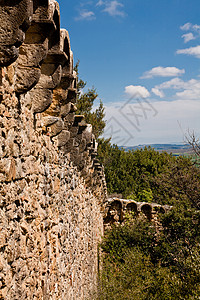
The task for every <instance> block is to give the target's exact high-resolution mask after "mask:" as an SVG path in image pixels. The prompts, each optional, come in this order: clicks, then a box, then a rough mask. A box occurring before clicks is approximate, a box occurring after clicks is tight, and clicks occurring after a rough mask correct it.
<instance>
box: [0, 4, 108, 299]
mask: <svg viewBox="0 0 200 300" xmlns="http://www.w3.org/2000/svg"><path fill="white" fill-rule="evenodd" d="M76 80H77V78H76V74H75V72H74V71H73V53H72V51H71V47H70V40H69V35H68V32H67V31H66V30H64V29H60V12H59V5H58V3H57V2H56V1H54V0H0V215H1V217H0V299H8V300H15V299H16V300H17V299H20V300H23V299H27V300H28V299H30V300H33V299H34V300H36V299H60V300H61V299H62V300H64V299H66V300H68V299H69V300H71V299H90V292H92V291H93V290H94V286H95V283H96V278H97V273H98V259H97V257H98V255H97V254H98V253H97V251H98V247H97V246H98V243H99V241H100V239H101V236H102V234H103V211H104V205H105V202H106V198H107V194H106V184H105V178H104V171H103V167H102V166H101V165H100V163H99V162H98V160H97V159H96V155H97V143H96V141H95V138H94V135H93V134H92V128H91V125H88V124H86V123H85V121H84V116H80V115H78V116H76V115H75V111H76Z"/></svg>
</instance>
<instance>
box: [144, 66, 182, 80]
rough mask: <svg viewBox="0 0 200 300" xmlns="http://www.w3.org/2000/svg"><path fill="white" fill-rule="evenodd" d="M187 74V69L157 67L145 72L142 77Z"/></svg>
mask: <svg viewBox="0 0 200 300" xmlns="http://www.w3.org/2000/svg"><path fill="white" fill-rule="evenodd" d="M182 74H185V70H184V69H182V70H180V69H178V68H176V67H166V68H164V67H160V66H159V67H155V68H153V69H151V70H150V71H147V72H145V73H144V74H143V76H142V77H141V78H145V79H146V78H153V77H174V76H180V75H182Z"/></svg>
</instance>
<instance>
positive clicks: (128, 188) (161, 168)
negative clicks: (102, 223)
mask: <svg viewBox="0 0 200 300" xmlns="http://www.w3.org/2000/svg"><path fill="white" fill-rule="evenodd" d="M98 154H99V159H100V161H101V162H102V163H103V164H104V166H105V175H106V181H107V187H108V192H109V193H110V194H113V193H117V194H122V196H123V197H124V198H125V199H126V198H130V199H134V200H137V201H145V202H156V203H159V204H169V205H174V204H179V203H181V204H182V205H185V207H190V206H192V207H194V208H197V209H200V197H199V195H200V169H198V168H197V167H195V165H194V164H193V162H192V161H191V160H190V158H187V157H183V156H179V157H174V156H172V155H170V154H168V153H166V152H162V153H159V152H157V151H155V150H154V149H152V148H150V147H148V148H144V149H140V150H135V151H134V150H129V151H125V150H123V149H120V148H119V147H117V146H116V145H114V146H112V145H111V144H110V142H109V141H107V140H106V141H105V140H101V141H100V142H99V150H98Z"/></svg>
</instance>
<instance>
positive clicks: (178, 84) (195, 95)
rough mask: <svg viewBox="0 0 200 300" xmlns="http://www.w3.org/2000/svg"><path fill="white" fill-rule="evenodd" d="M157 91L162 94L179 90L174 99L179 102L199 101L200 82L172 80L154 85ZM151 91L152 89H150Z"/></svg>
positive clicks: (194, 80)
mask: <svg viewBox="0 0 200 300" xmlns="http://www.w3.org/2000/svg"><path fill="white" fill-rule="evenodd" d="M154 89H156V90H157V91H159V92H161V93H163V90H167V89H173V90H179V91H178V92H177V93H176V94H175V97H176V98H178V99H181V100H199V99H200V80H197V79H190V80H188V81H184V80H181V79H180V78H173V79H171V80H169V81H166V82H163V83H161V84H160V85H156V86H155V88H154ZM152 90H153V89H152Z"/></svg>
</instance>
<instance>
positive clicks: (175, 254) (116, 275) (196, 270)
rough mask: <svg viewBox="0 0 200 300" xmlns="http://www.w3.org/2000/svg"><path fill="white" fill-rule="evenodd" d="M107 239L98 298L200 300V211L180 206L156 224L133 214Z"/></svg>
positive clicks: (106, 236)
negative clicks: (159, 223)
mask: <svg viewBox="0 0 200 300" xmlns="http://www.w3.org/2000/svg"><path fill="white" fill-rule="evenodd" d="M127 220H128V221H127V222H126V223H125V224H124V225H119V226H114V227H113V228H112V229H111V230H109V231H107V232H106V234H105V237H104V240H103V243H102V246H101V248H102V259H103V262H102V263H103V265H102V271H101V276H100V284H99V295H98V298H99V299H109V300H110V299H121V300H125V299H151V300H157V299H166V300H168V299H174V300H176V299H191V300H194V299H199V296H200V285H199V282H200V234H199V225H200V214H199V212H197V211H196V210H193V209H191V210H188V211H187V210H185V208H184V206H180V205H177V206H175V207H174V208H173V209H172V210H171V211H170V212H168V213H167V214H164V215H163V217H161V216H160V220H161V228H162V230H160V233H159V234H158V233H157V232H156V230H155V228H154V226H153V224H152V223H150V222H148V221H147V220H145V219H137V218H136V219H135V218H132V219H131V217H129V218H128V219H127Z"/></svg>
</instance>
